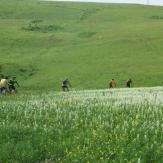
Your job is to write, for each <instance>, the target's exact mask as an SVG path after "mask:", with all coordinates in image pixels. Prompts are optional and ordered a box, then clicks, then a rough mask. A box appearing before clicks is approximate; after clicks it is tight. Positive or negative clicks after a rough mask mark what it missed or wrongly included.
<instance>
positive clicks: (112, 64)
mask: <svg viewBox="0 0 163 163" xmlns="http://www.w3.org/2000/svg"><path fill="white" fill-rule="evenodd" d="M0 7H1V10H0V74H5V75H16V76H17V77H18V81H19V82H20V84H21V89H22V90H24V89H25V90H31V89H33V90H40V89H41V90H60V83H61V81H62V80H63V79H64V78H65V77H68V78H69V79H70V81H71V82H72V85H73V87H74V89H76V90H79V89H100V88H106V87H107V82H108V80H110V79H112V78H115V79H116V80H117V82H118V87H124V81H125V80H126V79H128V78H132V79H133V81H134V86H135V87H141V86H161V85H163V80H162V79H163V78H162V77H163V71H162V70H163V64H162V61H163V55H162V52H163V46H162V45H163V38H162V35H163V30H162V26H163V12H162V11H163V8H162V7H153V6H143V5H127V4H124V5H123V4H98V3H71V2H70V3H66V2H39V1H35V0H21V1H20V0H7V1H6V0H1V1H0Z"/></svg>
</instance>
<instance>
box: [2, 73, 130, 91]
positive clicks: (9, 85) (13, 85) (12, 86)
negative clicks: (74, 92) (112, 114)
mask: <svg viewBox="0 0 163 163" xmlns="http://www.w3.org/2000/svg"><path fill="white" fill-rule="evenodd" d="M125 86H126V87H127V88H130V87H131V86H132V80H131V79H128V80H127V81H126V82H125ZM17 87H19V83H18V82H17V80H16V77H15V76H13V77H10V78H9V77H7V76H6V77H4V76H3V75H1V76H0V94H6V93H16V92H17ZM61 87H62V91H64V92H65V91H69V88H70V87H71V83H70V81H69V79H68V78H66V79H65V80H63V81H62V85H61ZM115 87H116V80H115V79H112V80H110V81H109V88H115Z"/></svg>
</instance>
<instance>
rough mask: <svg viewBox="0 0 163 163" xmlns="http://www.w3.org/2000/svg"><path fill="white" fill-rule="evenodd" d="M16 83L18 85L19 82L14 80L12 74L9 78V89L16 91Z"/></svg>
mask: <svg viewBox="0 0 163 163" xmlns="http://www.w3.org/2000/svg"><path fill="white" fill-rule="evenodd" d="M16 85H17V87H19V83H18V82H17V81H16V77H15V76H14V77H12V78H11V79H10V80H9V91H10V92H14V93H16Z"/></svg>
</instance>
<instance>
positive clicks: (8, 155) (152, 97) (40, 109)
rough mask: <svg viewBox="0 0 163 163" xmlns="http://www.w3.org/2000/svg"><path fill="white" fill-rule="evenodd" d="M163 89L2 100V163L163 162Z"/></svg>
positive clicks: (0, 153) (51, 94)
mask: <svg viewBox="0 0 163 163" xmlns="http://www.w3.org/2000/svg"><path fill="white" fill-rule="evenodd" d="M162 99H163V88H162V87H158V88H141V89H135V88H133V89H114V90H94V91H72V92H69V93H67V92H63V93H62V92H58V93H57V92H48V93H37V94H35V95H34V94H33V93H31V94H30V93H29V92H28V94H18V95H16V96H6V97H4V96H0V100H1V107H0V162H2V163H8V162H9V163H10V162H11V163H93V162H100V163H105V162H106V163H125V162H130V163H162V162H163V155H162V152H163V134H162V131H163V118H162V117H163V100H162Z"/></svg>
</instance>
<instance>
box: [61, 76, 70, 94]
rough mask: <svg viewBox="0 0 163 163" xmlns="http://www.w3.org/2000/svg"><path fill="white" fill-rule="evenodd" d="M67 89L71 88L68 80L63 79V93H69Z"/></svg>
mask: <svg viewBox="0 0 163 163" xmlns="http://www.w3.org/2000/svg"><path fill="white" fill-rule="evenodd" d="M69 87H71V83H70V81H69V80H68V79H65V80H63V81H62V90H63V91H64V92H65V91H69Z"/></svg>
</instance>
